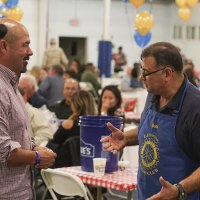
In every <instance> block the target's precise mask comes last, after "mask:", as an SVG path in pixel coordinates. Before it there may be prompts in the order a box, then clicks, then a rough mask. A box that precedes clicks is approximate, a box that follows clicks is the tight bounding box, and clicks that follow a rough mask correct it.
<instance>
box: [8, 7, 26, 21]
mask: <svg viewBox="0 0 200 200" xmlns="http://www.w3.org/2000/svg"><path fill="white" fill-rule="evenodd" d="M6 16H7V17H9V18H12V19H15V20H17V21H20V20H21V19H22V17H23V12H22V9H21V8H20V7H18V6H17V7H14V8H11V9H8V10H7V13H6Z"/></svg>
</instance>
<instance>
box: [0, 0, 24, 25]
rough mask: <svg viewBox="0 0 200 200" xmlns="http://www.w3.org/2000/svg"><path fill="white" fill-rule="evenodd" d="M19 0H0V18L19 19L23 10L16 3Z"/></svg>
mask: <svg viewBox="0 0 200 200" xmlns="http://www.w3.org/2000/svg"><path fill="white" fill-rule="evenodd" d="M18 2H19V0H1V1H0V18H5V17H8V18H12V19H15V20H17V21H20V20H21V19H22V17H23V12H22V10H21V8H20V7H19V6H17V5H18Z"/></svg>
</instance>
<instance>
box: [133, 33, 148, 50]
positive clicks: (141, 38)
mask: <svg viewBox="0 0 200 200" xmlns="http://www.w3.org/2000/svg"><path fill="white" fill-rule="evenodd" d="M134 39H135V41H136V43H137V45H138V46H140V47H144V46H146V45H147V44H148V43H149V41H150V40H151V32H149V33H147V34H146V35H141V34H140V33H139V32H138V31H135V33H134Z"/></svg>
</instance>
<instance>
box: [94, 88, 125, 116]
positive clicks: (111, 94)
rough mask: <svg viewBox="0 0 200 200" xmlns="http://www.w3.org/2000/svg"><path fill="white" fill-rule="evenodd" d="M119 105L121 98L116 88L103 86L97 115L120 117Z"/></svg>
mask: <svg viewBox="0 0 200 200" xmlns="http://www.w3.org/2000/svg"><path fill="white" fill-rule="evenodd" d="M121 104H122V96H121V92H120V90H119V89H118V87H117V86H115V85H108V86H105V87H104V88H103V90H102V92H101V96H100V100H99V106H98V112H99V115H110V116H113V115H118V116H122V112H121V109H120V108H121Z"/></svg>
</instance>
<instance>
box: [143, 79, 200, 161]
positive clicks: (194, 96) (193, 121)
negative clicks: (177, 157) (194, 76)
mask: <svg viewBox="0 0 200 200" xmlns="http://www.w3.org/2000/svg"><path fill="white" fill-rule="evenodd" d="M186 82H187V78H185V80H184V82H183V84H182V86H181V87H180V89H179V90H178V92H177V93H176V95H175V96H174V97H173V98H172V100H171V101H170V102H169V103H168V104H167V105H166V106H164V107H162V108H161V109H160V106H159V100H160V96H158V95H153V94H150V93H149V94H148V97H147V101H146V105H145V109H144V112H143V115H145V111H146V108H147V107H148V106H149V104H150V103H151V102H152V103H153V109H154V110H156V111H159V112H162V113H164V114H169V115H170V114H172V111H173V110H174V109H176V108H177V106H178V103H179V98H180V96H181V94H182V93H183V90H184V87H185V84H186ZM176 140H177V143H178V145H179V146H180V148H181V149H182V150H183V152H184V153H185V154H186V155H187V156H188V157H190V158H191V159H192V160H194V161H195V162H197V163H200V150H199V147H200V91H199V89H198V88H197V87H195V86H193V85H192V84H190V85H189V88H188V90H187V91H186V94H185V97H184V101H183V105H182V108H181V111H180V114H179V117H178V120H177V124H176Z"/></svg>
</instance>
